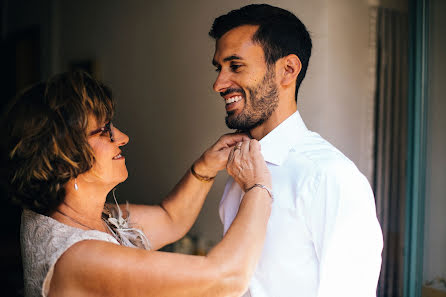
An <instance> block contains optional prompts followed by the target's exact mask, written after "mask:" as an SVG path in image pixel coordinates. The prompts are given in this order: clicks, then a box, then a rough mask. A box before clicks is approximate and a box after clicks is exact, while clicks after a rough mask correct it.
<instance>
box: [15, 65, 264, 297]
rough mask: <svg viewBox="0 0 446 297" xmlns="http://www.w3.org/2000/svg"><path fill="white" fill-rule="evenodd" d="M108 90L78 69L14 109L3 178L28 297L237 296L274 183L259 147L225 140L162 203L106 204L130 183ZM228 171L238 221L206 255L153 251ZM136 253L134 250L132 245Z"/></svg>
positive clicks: (257, 248) (123, 138)
mask: <svg viewBox="0 0 446 297" xmlns="http://www.w3.org/2000/svg"><path fill="white" fill-rule="evenodd" d="M113 112H114V105H113V101H112V96H111V92H110V91H109V89H108V88H107V87H105V86H104V85H103V84H101V83H100V82H98V81H96V80H94V79H92V78H91V77H89V76H88V75H87V74H85V73H82V72H74V73H66V74H62V75H59V76H56V77H54V78H53V79H51V80H50V81H48V82H47V83H40V84H38V85H36V86H34V87H32V88H31V89H29V90H27V91H26V92H24V93H23V94H22V95H21V96H18V97H17V99H16V102H15V103H14V104H13V105H12V107H11V109H10V111H9V113H8V120H7V122H6V123H7V126H8V129H9V139H8V140H7V142H6V143H7V144H8V146H9V166H8V168H9V174H10V175H9V180H10V185H11V194H12V197H13V199H14V200H15V201H16V202H18V203H20V204H21V205H22V206H23V208H24V212H23V215H22V226H21V240H22V257H23V263H24V275H25V295H26V296H40V295H43V296H48V295H50V296H52V297H54V296H87V295H88V296H157V297H160V296H240V295H242V294H243V293H244V292H245V291H246V289H247V285H248V282H249V279H250V277H251V275H252V273H253V272H254V269H255V266H256V262H257V260H258V258H259V256H260V253H261V249H262V245H263V240H264V237H265V232H266V225H267V221H268V218H269V214H270V210H271V200H272V196H271V192H270V187H271V178H270V174H269V171H268V169H267V167H266V164H265V162H264V160H263V157H262V156H261V154H260V146H259V143H258V142H257V141H255V140H250V139H249V138H248V137H246V136H245V135H243V134H231V135H225V136H223V137H221V138H220V139H219V140H218V141H217V142H216V143H215V144H214V145H213V146H212V147H210V148H209V149H208V150H206V151H205V152H204V153H203V155H202V156H201V157H200V158H199V159H198V160H197V161H195V162H194V163H193V165H192V166H191V169H190V170H188V171H187V173H186V174H185V175H184V176H183V178H182V179H181V180H180V181H179V183H178V184H177V185H176V186H175V187H174V189H173V190H172V191H171V193H170V194H169V195H168V196H167V197H166V198H165V199H164V200H163V202H162V203H161V205H159V206H146V205H133V204H130V205H129V206H128V213H127V214H126V215H125V216H124V217H123V216H122V214H121V213H120V209H119V207H112V206H105V207H104V205H105V200H106V196H107V194H108V193H109V192H110V191H111V190H112V189H114V188H115V187H116V185H118V184H119V183H121V182H123V181H124V180H126V178H127V175H128V173H127V169H126V165H125V158H124V156H123V154H122V152H121V149H120V147H122V146H124V145H125V144H127V142H128V141H129V137H128V136H127V135H126V134H124V133H123V132H121V131H120V130H118V128H116V127H115V126H114V125H113V124H112V123H111V119H112V117H113ZM225 166H226V168H227V170H228V173H229V174H230V175H231V176H233V178H234V179H235V180H236V181H237V182H238V183H239V184H240V186H241V187H242V189H245V190H246V193H245V195H244V196H243V199H242V201H241V205H240V210H239V212H238V214H237V217H236V219H235V220H234V223H233V224H232V226H231V228H230V229H229V231H228V232H227V234H226V235H225V236H224V238H223V239H222V241H221V242H220V243H218V244H217V245H216V246H215V247H214V248H213V249H212V250H211V251H210V252H209V253H208V254H207V255H206V256H191V255H182V254H175V253H166V252H160V251H157V250H158V249H159V248H161V247H163V246H164V245H166V244H169V243H171V242H174V241H176V240H178V239H180V238H181V237H183V236H184V235H185V234H186V233H187V231H188V230H189V229H190V228H191V226H192V224H193V223H194V221H195V219H196V217H197V215H198V213H199V211H200V209H201V206H202V204H203V202H204V200H205V197H206V195H207V193H208V192H209V189H210V188H211V185H212V181H213V178H214V177H215V175H216V174H217V172H218V171H220V170H222V169H224V168H225ZM135 247H136V248H135Z"/></svg>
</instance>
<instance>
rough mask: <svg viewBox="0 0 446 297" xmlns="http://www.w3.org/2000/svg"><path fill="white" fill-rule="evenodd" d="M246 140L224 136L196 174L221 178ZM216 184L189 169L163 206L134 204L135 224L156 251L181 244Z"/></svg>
mask: <svg viewBox="0 0 446 297" xmlns="http://www.w3.org/2000/svg"><path fill="white" fill-rule="evenodd" d="M243 140H249V138H248V137H247V136H246V135H244V134H228V135H223V136H222V137H221V138H220V139H219V140H218V141H217V142H216V143H215V144H214V145H213V146H212V147H211V148H209V149H208V150H207V151H206V152H204V153H203V155H202V156H201V157H200V158H199V159H198V160H197V161H196V162H195V164H194V168H195V170H196V172H197V173H198V174H200V175H204V176H209V177H212V176H215V175H217V173H218V171H220V170H222V169H223V168H225V166H226V164H227V160H228V155H229V152H230V150H231V149H232V147H233V146H234V145H235V144H237V143H238V142H241V141H243ZM212 184H213V181H211V182H203V181H200V180H198V179H197V178H196V177H194V176H193V175H192V173H191V172H190V170H188V171H187V172H186V174H185V175H184V176H183V178H182V179H181V180H180V181H179V182H178V184H177V185H176V186H175V187H174V188H173V190H172V191H171V192H170V193H169V195H168V196H167V197H166V198H165V199H164V200H163V201H162V202H161V204H160V205H136V204H131V205H130V206H129V211H130V217H131V221H132V222H134V223H135V224H136V225H138V226H140V227H141V228H142V229H143V231H144V232H145V234H146V235H147V237H148V239H149V241H150V244H151V245H152V248H153V249H155V250H157V249H159V248H161V247H163V246H164V245H166V244H169V243H172V242H174V241H177V240H178V239H180V238H181V237H183V236H184V235H185V234H186V233H187V232H188V231H189V229H190V228H191V227H192V225H193V223H194V222H195V220H196V219H197V216H198V214H199V212H200V210H201V208H202V206H203V203H204V201H205V199H206V196H207V194H208V193H209V190H210V189H211V187H212Z"/></svg>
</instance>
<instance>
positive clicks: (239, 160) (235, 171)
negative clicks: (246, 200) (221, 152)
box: [226, 139, 271, 190]
mask: <svg viewBox="0 0 446 297" xmlns="http://www.w3.org/2000/svg"><path fill="white" fill-rule="evenodd" d="M226 168H227V170H228V173H229V175H231V176H232V177H233V178H234V180H235V181H236V182H237V183H238V184H239V185H240V187H241V188H242V189H243V190H246V189H248V188H249V187H252V186H253V185H254V184H262V185H264V186H267V187H268V188H271V174H270V172H269V170H268V167H267V166H266V162H265V160H264V159H263V156H262V154H261V153H260V143H259V142H258V141H257V140H255V139H250V140H245V141H243V142H240V143H238V144H237V145H236V146H235V147H234V148H233V149H232V150H231V153H230V155H229V159H228V164H227V166H226Z"/></svg>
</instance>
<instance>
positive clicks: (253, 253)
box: [50, 140, 271, 297]
mask: <svg viewBox="0 0 446 297" xmlns="http://www.w3.org/2000/svg"><path fill="white" fill-rule="evenodd" d="M248 142H249V141H248ZM251 142H253V145H252V146H251V147H252V148H253V151H254V153H253V155H254V158H255V159H257V161H256V164H253V162H251V161H249V160H248V162H245V161H246V158H245V159H243V154H245V153H246V152H247V150H246V147H245V145H246V144H245V143H244V145H243V147H242V148H241V149H240V150H238V151H236V153H233V154H232V155H233V156H232V158H230V161H229V164H228V172H230V174H234V178H235V180H236V181H238V182H239V183H240V185H241V186H242V187H243V188H246V186H247V185H250V183H252V182H254V183H261V184H264V185H266V186H270V185H271V182H270V177H269V173H268V172H267V169H266V164H262V163H261V162H263V163H264V161H263V158H261V155H260V151H259V144H258V142H256V141H255V140H251ZM248 151H249V150H248ZM234 155H235V156H234ZM259 156H260V157H259ZM260 158H261V159H260ZM249 172H251V173H249ZM270 211H271V198H270V197H269V194H268V192H266V191H265V190H264V189H261V188H253V189H252V190H250V191H249V192H247V193H246V194H245V195H244V197H243V199H242V202H241V205H240V208H239V212H238V214H237V217H236V218H235V220H234V222H233V223H232V225H231V227H230V228H229V230H228V232H227V233H226V235H225V236H224V238H223V240H222V241H221V242H220V243H219V244H217V245H216V246H215V247H214V248H213V249H212V250H211V251H210V252H209V254H208V255H207V256H189V255H181V254H174V253H165V252H158V251H146V250H140V249H133V248H127V247H122V246H118V245H114V244H111V243H107V242H101V241H94V240H91V241H82V242H79V243H77V244H75V245H74V246H72V247H71V248H69V249H68V250H67V251H66V252H65V253H64V254H63V255H62V257H61V258H60V259H59V260H58V262H57V263H56V266H55V270H54V275H53V279H52V281H51V285H50V295H51V296H52V297H54V296H87V295H88V296H90V295H91V296H123V295H125V296H156V297H163V296H176V297H177V296H191V297H192V296H193V297H198V296H207V297H209V296H216V297H217V296H241V295H242V294H243V293H244V292H245V291H246V288H247V286H248V283H249V279H250V278H251V276H252V273H253V272H254V269H255V266H256V263H257V261H258V259H259V257H260V254H261V250H262V248H263V242H264V238H265V232H266V226H267V222H268V218H269V215H270Z"/></svg>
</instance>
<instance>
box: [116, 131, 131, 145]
mask: <svg viewBox="0 0 446 297" xmlns="http://www.w3.org/2000/svg"><path fill="white" fill-rule="evenodd" d="M113 138H114V141H115V142H116V143H117V144H118V146H123V145H126V144H127V143H128V142H129V140H130V138H129V137H128V135H127V134H125V133H124V132H122V131H121V130H119V129H118V128H116V127H113Z"/></svg>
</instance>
